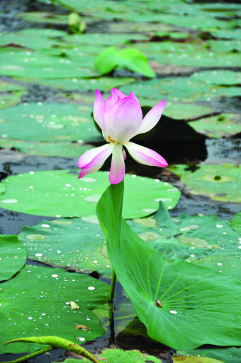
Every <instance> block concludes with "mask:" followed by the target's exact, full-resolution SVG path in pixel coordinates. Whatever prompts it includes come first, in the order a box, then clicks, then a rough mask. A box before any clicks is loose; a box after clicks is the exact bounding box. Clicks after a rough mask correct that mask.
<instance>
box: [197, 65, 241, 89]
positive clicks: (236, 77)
mask: <svg viewBox="0 0 241 363" xmlns="http://www.w3.org/2000/svg"><path fill="white" fill-rule="evenodd" d="M190 80H191V81H202V82H205V83H206V84H207V85H209V84H210V83H214V84H222V85H235V84H240V83H241V72H234V71H229V70H224V69H221V70H215V71H202V72H195V73H194V74H192V75H191V77H190Z"/></svg>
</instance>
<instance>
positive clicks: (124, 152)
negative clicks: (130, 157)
mask: <svg viewBox="0 0 241 363" xmlns="http://www.w3.org/2000/svg"><path fill="white" fill-rule="evenodd" d="M122 156H123V159H124V160H126V151H125V149H124V148H122Z"/></svg>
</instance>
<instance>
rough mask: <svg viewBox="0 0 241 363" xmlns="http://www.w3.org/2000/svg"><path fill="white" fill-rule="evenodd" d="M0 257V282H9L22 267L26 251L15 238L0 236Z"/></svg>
mask: <svg viewBox="0 0 241 363" xmlns="http://www.w3.org/2000/svg"><path fill="white" fill-rule="evenodd" d="M0 256H1V257H0V266H1V270H0V281H3V280H9V279H11V277H13V276H14V275H15V274H16V273H17V272H18V271H20V270H21V269H22V268H23V267H24V265H25V262H26V257H27V251H26V250H25V248H23V247H22V246H21V244H20V243H19V241H18V238H17V236H7V235H0Z"/></svg>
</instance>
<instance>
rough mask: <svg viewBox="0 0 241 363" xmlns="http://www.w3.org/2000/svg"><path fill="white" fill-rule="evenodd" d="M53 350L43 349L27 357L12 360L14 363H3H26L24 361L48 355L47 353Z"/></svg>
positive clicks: (50, 348)
mask: <svg viewBox="0 0 241 363" xmlns="http://www.w3.org/2000/svg"><path fill="white" fill-rule="evenodd" d="M52 349H53V348H52V347H47V348H43V349H40V350H37V351H36V352H33V353H30V354H28V355H25V356H24V357H21V358H18V359H15V360H12V361H8V362H3V363H19V362H24V361H26V360H29V359H31V358H35V357H38V356H39V355H41V354H44V353H47V352H49V351H50V350H52Z"/></svg>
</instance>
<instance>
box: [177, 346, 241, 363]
mask: <svg viewBox="0 0 241 363" xmlns="http://www.w3.org/2000/svg"><path fill="white" fill-rule="evenodd" d="M177 354H178V355H182V356H185V355H192V356H196V357H210V358H213V359H220V360H221V361H223V362H225V363H239V362H240V359H241V349H240V348H235V347H231V348H218V347H215V348H209V349H208V348H203V349H195V350H189V351H181V352H177Z"/></svg>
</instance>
